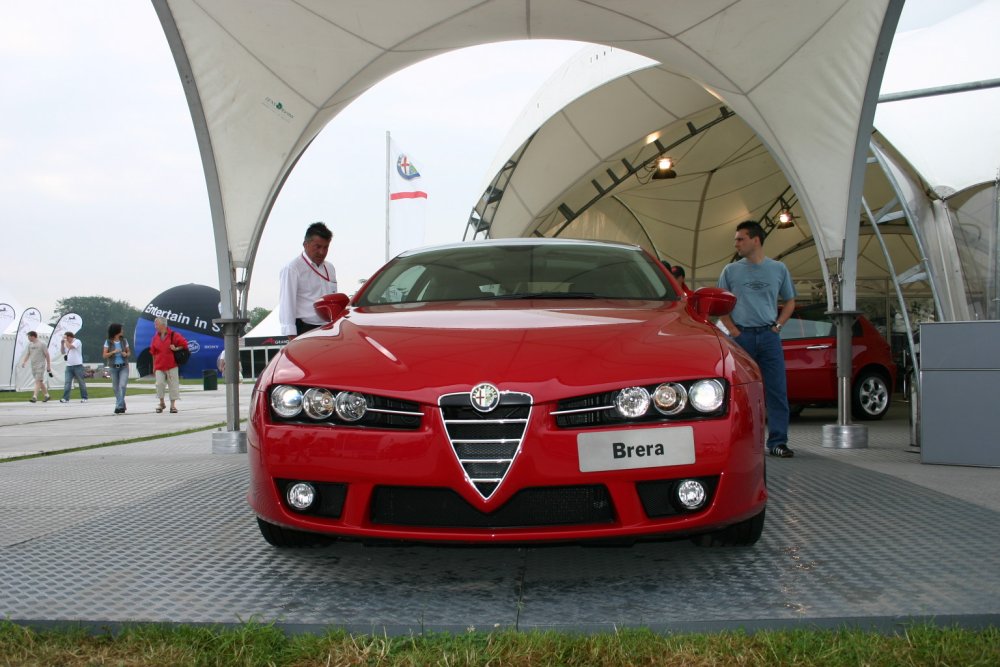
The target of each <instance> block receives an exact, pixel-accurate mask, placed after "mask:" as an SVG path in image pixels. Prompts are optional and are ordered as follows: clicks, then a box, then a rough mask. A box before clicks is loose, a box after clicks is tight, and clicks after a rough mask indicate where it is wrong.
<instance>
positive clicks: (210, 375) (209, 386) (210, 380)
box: [201, 369, 219, 391]
mask: <svg viewBox="0 0 1000 667" xmlns="http://www.w3.org/2000/svg"><path fill="white" fill-rule="evenodd" d="M201 379H202V384H204V386H205V391H214V390H216V389H218V388H219V374H218V372H216V371H215V370H214V369H206V370H203V371H202V372H201Z"/></svg>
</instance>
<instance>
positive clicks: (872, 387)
mask: <svg viewBox="0 0 1000 667" xmlns="http://www.w3.org/2000/svg"><path fill="white" fill-rule="evenodd" d="M851 394H852V404H853V405H852V407H853V413H852V414H853V415H854V418H855V419H859V420H863V421H864V420H872V419H882V417H884V416H885V413H886V412H888V411H889V398H890V395H891V394H890V390H889V382H888V380H886V379H885V376H883V375H882V374H881V373H879V372H877V371H864V372H863V373H861V375H860V376H859V377H858V379H857V381H856V382H855V383H854V390H853V391H852V392H851Z"/></svg>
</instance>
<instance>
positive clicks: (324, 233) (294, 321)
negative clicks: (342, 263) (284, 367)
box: [278, 222, 337, 340]
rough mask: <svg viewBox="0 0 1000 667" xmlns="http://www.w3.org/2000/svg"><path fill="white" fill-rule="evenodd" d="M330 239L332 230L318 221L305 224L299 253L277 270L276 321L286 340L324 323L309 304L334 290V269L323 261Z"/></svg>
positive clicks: (335, 278) (335, 287) (335, 283)
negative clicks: (303, 238) (286, 337)
mask: <svg viewBox="0 0 1000 667" xmlns="http://www.w3.org/2000/svg"><path fill="white" fill-rule="evenodd" d="M332 238H333V232H331V231H330V230H329V229H328V228H327V226H326V225H324V224H323V223H322V222H314V223H313V224H311V225H309V228H308V229H306V237H305V240H304V241H303V242H302V254H300V255H299V256H298V257H296V258H295V259H293V260H292V261H291V262H289V263H288V264H286V265H285V267H284V268H282V269H281V277H280V281H281V285H280V287H279V291H278V321H279V322H281V333H282V335H285V336H288V337H289V340H290V339H292V338H294V337H295V336H297V335H299V334H304V333H305V332H307V331H311V330H312V329H315V328H316V327H318V326H322V325H323V324H326V322H324V321H323V319H322V318H320V316H319V315H318V314H317V313H316V309H315V308H313V303H315V302H316V301H318V300H319V299H320V297H322V296H324V295H326V294H333V293H334V292H336V291H337V271H336V269H334V268H333V264H331V263H330V262H327V261H326V253H327V252H328V251H329V250H330V239H332Z"/></svg>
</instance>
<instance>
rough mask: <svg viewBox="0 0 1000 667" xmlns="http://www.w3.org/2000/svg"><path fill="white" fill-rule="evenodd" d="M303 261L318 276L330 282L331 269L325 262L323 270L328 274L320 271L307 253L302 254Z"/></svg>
mask: <svg viewBox="0 0 1000 667" xmlns="http://www.w3.org/2000/svg"><path fill="white" fill-rule="evenodd" d="M302 261H303V262H305V263H306V266H308V267H309V270H310V271H312V272H313V273H315V274H316V275H317V276H319V277H320V278H322V279H323V280H325V281H326V282H330V269H329V268H327V266H326V265H325V264H324V265H323V271H325V272H326V275H323V274H322V273H320V272H319V270H318V269H317V268H316V266H315V265H314V264H313V263H312V261H311V260H310V259H309V258H308V257H306V256H305V254H303V255H302Z"/></svg>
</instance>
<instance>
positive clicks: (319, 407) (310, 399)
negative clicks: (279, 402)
mask: <svg viewBox="0 0 1000 667" xmlns="http://www.w3.org/2000/svg"><path fill="white" fill-rule="evenodd" d="M333 404H334V398H333V392H331V391H330V390H329V389H319V388H317V387H313V388H312V389H307V390H306V393H305V396H303V397H302V409H303V410H304V411H305V413H306V414H307V415H309V416H310V417H312V418H313V419H326V418H327V417H329V416H330V415H332V414H333Z"/></svg>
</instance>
